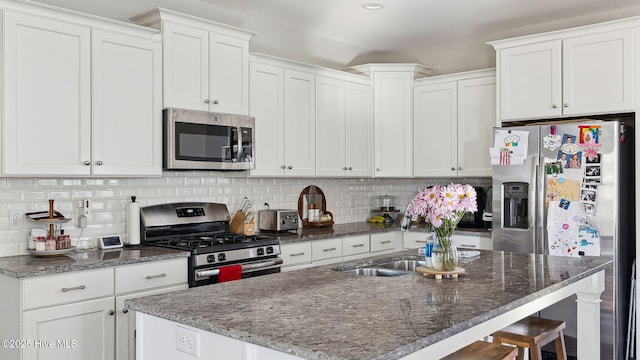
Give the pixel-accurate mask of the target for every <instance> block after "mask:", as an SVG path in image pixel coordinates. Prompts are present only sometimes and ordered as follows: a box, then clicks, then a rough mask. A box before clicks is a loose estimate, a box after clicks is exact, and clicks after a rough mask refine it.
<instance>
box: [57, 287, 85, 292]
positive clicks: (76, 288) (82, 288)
mask: <svg viewBox="0 0 640 360" xmlns="http://www.w3.org/2000/svg"><path fill="white" fill-rule="evenodd" d="M86 288H87V287H86V286H84V285H80V286H75V287H70V288H62V289H60V290H62V292H67V291H71V290H84V289H86Z"/></svg>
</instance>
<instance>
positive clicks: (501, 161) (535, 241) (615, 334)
mask: <svg viewBox="0 0 640 360" xmlns="http://www.w3.org/2000/svg"><path fill="white" fill-rule="evenodd" d="M632 127H633V119H632V116H630V117H627V118H622V119H619V120H618V121H591V120H586V119H585V120H578V121H575V122H566V121H560V120H558V121H557V122H551V121H547V122H545V123H543V124H539V125H525V126H515V127H507V128H496V129H494V136H495V139H494V140H497V141H495V143H494V145H495V147H494V148H493V152H492V163H493V164H494V165H493V166H492V167H493V196H492V208H493V219H492V237H493V248H494V250H503V251H511V252H526V253H541V254H550V253H551V254H559V256H576V257H580V256H585V255H587V256H605V257H611V258H613V260H614V266H613V268H612V269H610V270H607V271H606V274H605V292H604V293H603V295H602V303H601V332H600V334H601V351H602V354H601V357H600V359H616V360H617V359H624V356H625V351H624V349H625V342H626V334H627V322H628V309H629V293H630V289H629V287H630V282H631V265H632V263H633V259H634V258H635V231H634V226H635V224H634V221H635V200H634V199H635V193H634V191H635V180H634V176H635V175H634V174H635V172H634V141H633V128H632ZM512 134H513V135H514V136H512V138H510V139H509V140H508V141H513V142H511V143H509V142H508V141H507V142H506V143H504V142H505V141H504V140H505V136H510V135H512ZM517 141H520V143H517ZM525 144H526V145H527V146H526V148H523V145H525ZM514 145H515V147H514ZM518 147H520V148H519V150H518V151H512V150H514V149H515V150H517V149H518ZM523 150H524V151H523ZM499 157H502V158H499ZM551 204H553V205H551ZM565 204H571V206H572V207H573V209H577V207H576V206H581V208H580V209H579V210H580V212H581V214H582V215H584V216H585V218H586V219H587V220H588V222H589V223H590V226H591V227H592V228H595V229H597V232H599V244H598V245H599V246H598V247H595V248H594V247H593V246H595V245H593V244H591V245H590V246H591V247H590V249H591V250H590V251H586V254H585V251H580V249H581V248H580V246H573V248H572V247H570V246H569V247H567V248H560V246H557V247H556V245H557V239H556V238H555V237H554V236H552V238H553V240H550V237H549V234H552V235H553V234H555V233H554V232H553V229H555V228H554V226H555V224H556V220H555V219H554V218H552V217H550V212H551V214H552V216H555V215H553V214H555V213H556V212H557V211H556V210H557V209H556V208H555V206H560V207H561V206H564V205H565ZM550 206H554V207H550ZM582 215H581V216H582ZM549 226H550V227H549ZM563 226H566V225H563ZM560 231H562V229H561V230H560ZM558 249H560V251H558ZM585 249H586V248H585ZM594 254H595V255H594ZM514 266H517V264H516V265H514ZM540 316H542V317H548V318H555V319H561V320H565V321H566V322H567V328H566V329H565V336H566V337H567V352H568V354H569V355H573V356H575V341H571V340H572V339H571V338H572V337H573V339H575V336H576V316H577V315H576V306H575V297H572V298H567V299H565V300H563V301H561V302H560V303H558V304H556V305H553V306H551V307H549V308H547V309H545V310H543V311H542V312H541V313H540Z"/></svg>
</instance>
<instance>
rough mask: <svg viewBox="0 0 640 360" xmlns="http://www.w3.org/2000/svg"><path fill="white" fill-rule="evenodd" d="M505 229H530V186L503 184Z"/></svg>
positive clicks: (512, 183) (525, 184) (518, 183)
mask: <svg viewBox="0 0 640 360" xmlns="http://www.w3.org/2000/svg"><path fill="white" fill-rule="evenodd" d="M503 188H504V191H503V192H502V196H503V199H502V202H503V204H504V213H503V214H504V215H503V216H504V219H503V222H502V224H503V225H502V226H503V227H504V228H515V229H528V228H529V210H528V209H529V184H527V183H522V182H510V183H504V184H503Z"/></svg>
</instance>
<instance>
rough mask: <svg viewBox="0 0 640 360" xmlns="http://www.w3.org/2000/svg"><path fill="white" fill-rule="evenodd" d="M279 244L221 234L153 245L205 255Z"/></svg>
mask: <svg viewBox="0 0 640 360" xmlns="http://www.w3.org/2000/svg"><path fill="white" fill-rule="evenodd" d="M277 243H279V240H278V239H277V238H273V237H265V236H258V235H243V234H234V233H221V234H207V235H194V236H183V237H177V238H169V239H163V240H157V241H155V242H154V243H153V244H154V245H157V246H165V247H171V248H175V249H182V250H191V251H193V252H194V253H203V252H207V251H220V250H229V249H239V248H249V247H254V246H265V245H272V244H277Z"/></svg>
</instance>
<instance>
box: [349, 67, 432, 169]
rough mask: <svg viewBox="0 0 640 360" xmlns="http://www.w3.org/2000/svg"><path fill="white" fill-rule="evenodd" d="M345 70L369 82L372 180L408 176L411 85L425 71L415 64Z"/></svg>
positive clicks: (411, 167) (410, 136)
mask: <svg viewBox="0 0 640 360" xmlns="http://www.w3.org/2000/svg"><path fill="white" fill-rule="evenodd" d="M348 70H349V71H350V72H353V73H357V74H363V75H367V76H369V77H370V78H371V83H372V88H373V133H374V143H373V144H374V149H373V154H374V160H373V163H374V171H373V176H376V177H410V176H412V175H413V81H414V79H415V78H419V77H423V76H427V75H428V74H429V72H430V71H429V69H427V68H425V67H424V66H422V65H419V64H365V65H359V66H354V67H351V68H349V69H348Z"/></svg>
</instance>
